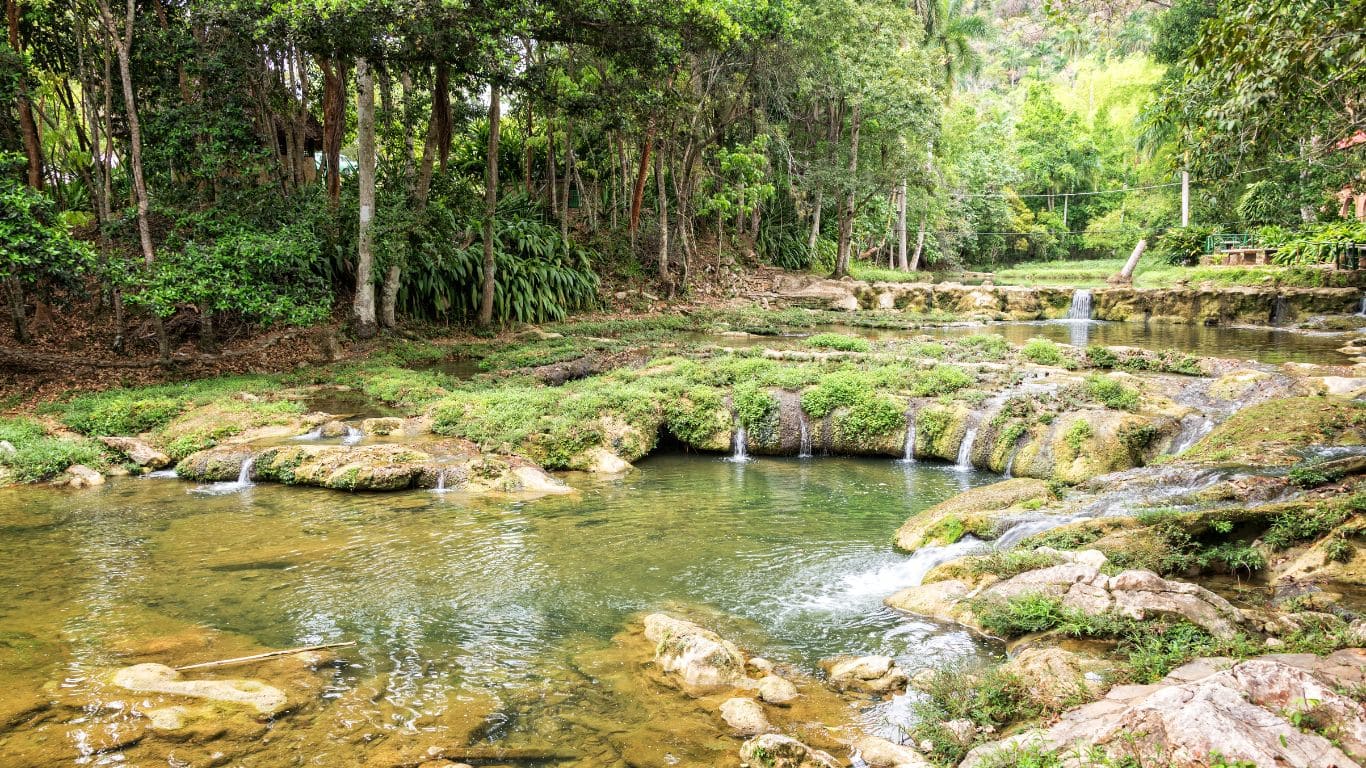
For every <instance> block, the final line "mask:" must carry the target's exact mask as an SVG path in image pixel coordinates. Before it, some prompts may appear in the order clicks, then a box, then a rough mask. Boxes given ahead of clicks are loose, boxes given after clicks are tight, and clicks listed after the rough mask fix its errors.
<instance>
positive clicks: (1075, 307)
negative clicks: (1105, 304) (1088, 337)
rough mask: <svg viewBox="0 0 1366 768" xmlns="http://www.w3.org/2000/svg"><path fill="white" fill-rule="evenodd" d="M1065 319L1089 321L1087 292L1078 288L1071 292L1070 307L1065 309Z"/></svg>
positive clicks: (1089, 296) (1089, 305) (1089, 302)
mask: <svg viewBox="0 0 1366 768" xmlns="http://www.w3.org/2000/svg"><path fill="white" fill-rule="evenodd" d="M1067 319H1068V320H1090V319H1091V292H1090V291H1089V290H1087V289H1085V288H1078V289H1077V290H1075V291H1073V292H1072V306H1070V307H1068V308H1067Z"/></svg>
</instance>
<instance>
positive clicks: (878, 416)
mask: <svg viewBox="0 0 1366 768" xmlns="http://www.w3.org/2000/svg"><path fill="white" fill-rule="evenodd" d="M905 410H906V409H905V407H904V406H903V405H902V404H900V403H898V402H896V401H895V400H892V399H891V398H890V397H886V396H877V397H873V398H869V399H867V400H864V401H863V402H860V403H858V404H857V405H855V406H854V407H852V408H850V409H849V410H847V411H845V412H843V413H841V414H840V415H839V416H838V417H837V418H836V419H835V430H836V431H837V432H838V433H839V434H840V436H841V437H842V438H844V439H845V440H848V441H852V442H859V441H865V442H866V441H873V440H876V439H877V438H880V437H883V436H884V435H888V434H891V433H892V432H895V431H897V430H899V429H902V428H903V427H905V425H906V416H905Z"/></svg>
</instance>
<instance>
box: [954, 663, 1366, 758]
mask: <svg viewBox="0 0 1366 768" xmlns="http://www.w3.org/2000/svg"><path fill="white" fill-rule="evenodd" d="M1221 666H1222V665H1220V664H1209V663H1206V662H1203V661H1201V662H1194V663H1192V664H1188V665H1186V666H1185V667H1181V668H1179V669H1177V670H1174V671H1173V672H1172V674H1171V675H1169V676H1168V678H1167V679H1165V680H1164V681H1163V682H1162V683H1160V684H1157V685H1150V686H1121V687H1119V688H1116V689H1114V690H1113V691H1111V692H1110V694H1109V695H1108V696H1107V697H1106V698H1104V699H1101V700H1100V701H1097V702H1094V703H1091V704H1087V705H1085V706H1083V707H1079V708H1077V709H1074V710H1071V711H1069V712H1067V713H1066V714H1065V715H1063V717H1062V719H1061V721H1060V722H1058V724H1057V725H1054V726H1052V727H1050V728H1047V729H1036V730H1032V731H1027V732H1025V733H1021V734H1018V735H1015V736H1012V737H1010V738H1008V739H1004V740H1002V741H998V742H993V743H990V744H984V745H981V746H979V747H977V748H975V749H973V750H972V751H971V752H970V753H968V756H967V758H966V759H965V760H964V761H963V762H962V763H961V766H960V768H976V766H982V765H996V764H999V762H997V761H999V760H1000V759H1002V758H1004V759H1007V760H1008V759H1010V758H1009V755H1010V754H1011V753H1012V751H1013V750H1019V749H1023V748H1026V747H1032V748H1034V749H1038V750H1041V751H1048V752H1063V751H1076V750H1080V751H1089V750H1099V751H1100V752H1103V753H1108V754H1110V755H1111V756H1113V757H1119V756H1121V755H1122V756H1124V757H1126V758H1129V759H1134V760H1137V761H1138V762H1140V763H1141V764H1143V765H1149V764H1152V765H1159V764H1160V765H1165V766H1172V768H1194V767H1195V766H1206V765H1208V764H1209V758H1210V755H1212V754H1214V753H1218V754H1220V755H1221V756H1222V757H1223V759H1224V760H1225V761H1226V762H1228V763H1233V762H1235V761H1246V762H1249V763H1251V764H1253V765H1258V766H1263V765H1265V766H1271V765H1277V766H1291V767H1293V768H1311V767H1314V768H1321V767H1323V766H1340V767H1341V768H1346V767H1347V766H1355V765H1357V763H1356V762H1355V761H1354V760H1353V759H1352V758H1351V757H1349V756H1348V754H1349V753H1350V754H1356V755H1361V754H1366V710H1363V708H1362V706H1361V705H1360V704H1358V703H1357V702H1355V701H1353V700H1352V699H1350V698H1348V697H1346V696H1343V695H1342V694H1339V693H1337V692H1336V690H1335V688H1336V687H1337V686H1339V685H1346V684H1359V682H1360V680H1361V675H1362V671H1363V667H1366V653H1363V652H1362V651H1361V650H1360V649H1354V650H1350V651H1340V652H1338V653H1335V654H1333V655H1332V656H1330V657H1328V658H1327V659H1318V658H1317V657H1314V656H1307V658H1306V657H1304V656H1284V657H1277V656H1270V657H1264V658H1261V659H1252V660H1249V661H1244V662H1242V663H1239V664H1236V665H1234V666H1232V667H1231V668H1228V669H1221ZM1340 677H1341V678H1343V679H1338V678H1340Z"/></svg>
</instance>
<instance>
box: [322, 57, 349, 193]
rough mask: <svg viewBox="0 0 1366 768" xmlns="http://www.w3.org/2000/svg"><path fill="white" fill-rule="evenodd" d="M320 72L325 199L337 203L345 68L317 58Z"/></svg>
mask: <svg viewBox="0 0 1366 768" xmlns="http://www.w3.org/2000/svg"><path fill="white" fill-rule="evenodd" d="M318 68H319V69H321V70H322V72H323V159H324V162H326V163H327V199H328V200H329V201H330V202H331V203H332V206H333V207H336V206H337V205H338V204H340V202H341V145H342V134H343V133H344V132H345V131H346V68H345V66H344V65H343V64H342V63H341V62H340V61H333V60H330V59H324V58H321V57H319V58H318Z"/></svg>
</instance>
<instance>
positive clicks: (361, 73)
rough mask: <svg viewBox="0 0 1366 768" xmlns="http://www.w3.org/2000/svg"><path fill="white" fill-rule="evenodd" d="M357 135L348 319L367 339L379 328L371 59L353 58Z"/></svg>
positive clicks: (360, 335) (373, 105) (373, 98)
mask: <svg viewBox="0 0 1366 768" xmlns="http://www.w3.org/2000/svg"><path fill="white" fill-rule="evenodd" d="M356 136H357V143H358V144H359V145H360V146H359V154H360V157H358V158H356V159H357V162H358V163H359V168H358V171H359V173H358V179H357V180H358V182H359V192H360V206H359V207H360V229H359V232H358V235H359V238H358V239H359V241H360V242H359V247H358V248H357V254H356V297H355V300H354V301H353V302H352V305H351V322H352V324H353V325H354V327H355V333H356V336H357V337H359V338H362V339H368V338H371V337H372V336H374V335H375V334H376V333H377V332H378V330H379V329H378V328H377V327H376V323H375V285H374V283H373V282H372V281H371V279H370V272H371V270H372V269H373V266H374V253H373V252H372V250H373V247H374V239H375V233H374V229H373V226H372V225H373V221H374V217H375V77H374V75H373V74H372V73H371V71H370V62H368V61H366V60H365V59H361V58H358V59H356Z"/></svg>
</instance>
